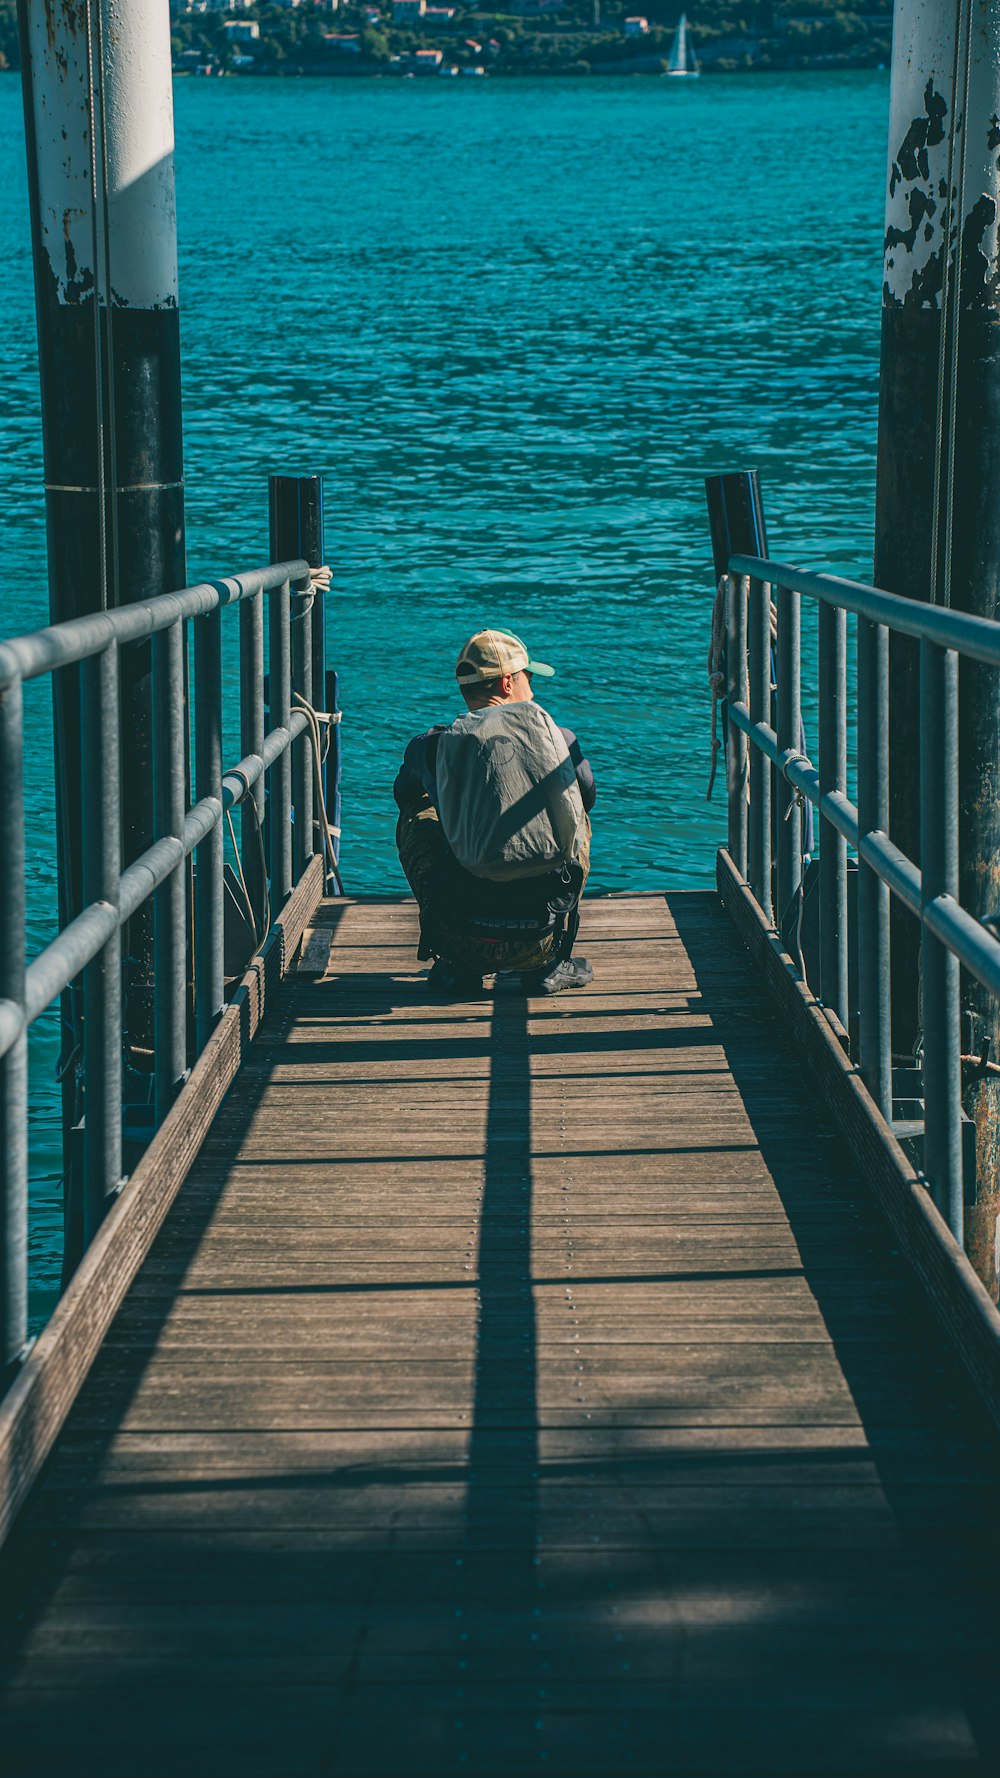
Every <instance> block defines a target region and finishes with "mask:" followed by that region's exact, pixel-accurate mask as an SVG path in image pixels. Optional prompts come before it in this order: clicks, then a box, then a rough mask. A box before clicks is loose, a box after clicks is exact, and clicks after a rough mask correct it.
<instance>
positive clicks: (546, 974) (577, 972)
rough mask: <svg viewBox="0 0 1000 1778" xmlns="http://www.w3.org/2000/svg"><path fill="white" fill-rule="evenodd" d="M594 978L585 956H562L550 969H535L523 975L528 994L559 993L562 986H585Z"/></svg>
mask: <svg viewBox="0 0 1000 1778" xmlns="http://www.w3.org/2000/svg"><path fill="white" fill-rule="evenodd" d="M593 979H594V972H593V970H592V969H591V967H590V964H589V963H588V962H587V959H586V957H564V958H563V959H562V961H561V962H560V963H553V965H552V968H551V969H547V970H544V971H542V970H535V971H533V972H532V974H531V975H526V976H525V977H524V987H525V991H526V992H527V993H528V994H561V993H562V991H563V989H564V988H585V987H586V986H587V983H588V982H592V981H593Z"/></svg>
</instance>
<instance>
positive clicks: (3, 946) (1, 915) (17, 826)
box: [0, 679, 28, 1375]
mask: <svg viewBox="0 0 1000 1778" xmlns="http://www.w3.org/2000/svg"><path fill="white" fill-rule="evenodd" d="M24 864H25V861H24V740H23V727H22V697H21V682H20V680H19V679H15V680H14V681H13V683H12V684H10V685H6V686H4V688H3V689H2V690H0V1008H2V1009H3V1011H4V1012H5V1014H6V1016H7V1018H8V1019H10V1020H11V1022H12V1023H14V1024H17V1023H20V1026H21V1028H20V1030H19V1031H18V1032H17V1035H16V1036H14V1037H13V1041H12V1042H10V1043H9V1044H8V1047H7V1048H6V1049H5V1050H4V1052H3V1054H2V1055H0V1189H2V1194H3V1196H2V1202H0V1340H2V1347H0V1375H2V1374H3V1373H5V1372H6V1371H7V1370H8V1368H9V1367H10V1366H11V1365H12V1364H15V1363H16V1362H17V1359H18V1358H19V1356H20V1354H21V1352H22V1351H23V1349H24V1344H25V1341H26V1339H27V1336H28V1040H27V1035H26V1033H25V1030H24V1024H23V1020H24V916H25V909H24Z"/></svg>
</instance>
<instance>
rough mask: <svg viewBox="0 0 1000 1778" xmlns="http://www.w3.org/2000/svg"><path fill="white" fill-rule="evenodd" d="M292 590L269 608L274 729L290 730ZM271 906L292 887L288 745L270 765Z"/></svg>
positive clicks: (285, 589) (274, 597) (283, 589)
mask: <svg viewBox="0 0 1000 1778" xmlns="http://www.w3.org/2000/svg"><path fill="white" fill-rule="evenodd" d="M290 602H291V600H290V591H289V585H288V582H287V580H286V581H285V582H284V583H283V584H282V585H281V586H280V587H276V588H275V590H274V591H273V592H272V594H271V602H270V606H269V609H268V685H269V702H270V724H269V728H270V729H271V730H274V729H279V728H284V729H287V727H288V723H289V719H290V716H291V652H290V636H289V609H290ZM270 793H271V794H270V802H271V808H270V821H269V827H270V842H271V906H272V908H273V909H274V910H275V911H277V910H278V908H280V907H281V905H282V903H283V902H284V901H285V900H286V898H287V897H288V896H289V895H290V894H291V889H292V834H291V814H292V756H291V750H290V749H289V748H288V747H286V748H285V750H284V752H283V753H282V754H281V755H280V757H279V758H278V759H276V760H275V762H274V764H273V766H272V767H271V785H270Z"/></svg>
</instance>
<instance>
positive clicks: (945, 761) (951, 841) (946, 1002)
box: [920, 642, 963, 1242]
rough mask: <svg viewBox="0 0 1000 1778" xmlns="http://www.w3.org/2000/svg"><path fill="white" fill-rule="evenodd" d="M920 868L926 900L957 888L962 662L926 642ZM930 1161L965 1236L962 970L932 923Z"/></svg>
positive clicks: (939, 1192) (925, 964)
mask: <svg viewBox="0 0 1000 1778" xmlns="http://www.w3.org/2000/svg"><path fill="white" fill-rule="evenodd" d="M920 667H921V672H920V683H921V699H920V705H921V709H920V783H921V801H920V836H921V838H920V868H921V873H922V878H923V900H924V903H925V905H926V903H928V902H931V901H933V900H934V899H935V897H937V896H939V895H950V896H956V895H957V893H958V659H957V656H956V655H954V654H953V653H952V652H951V651H950V650H943V649H940V648H936V647H935V646H934V644H933V643H931V642H922V643H921V644H920ZM921 953H922V955H921V978H922V982H923V1002H924V1004H923V1015H924V1017H923V1023H924V1105H925V1117H926V1125H925V1135H924V1145H925V1146H924V1164H925V1168H926V1172H927V1177H928V1179H929V1181H930V1187H931V1192H932V1193H933V1197H934V1202H935V1203H936V1205H937V1207H938V1209H939V1210H940V1212H941V1214H942V1216H943V1217H944V1219H945V1221H946V1222H947V1224H948V1226H949V1228H950V1229H951V1232H952V1234H953V1235H954V1237H955V1239H956V1241H959V1242H960V1241H961V1240H962V1234H963V1226H962V1225H963V1189H962V1138H961V1112H962V1064H961V1048H962V1044H961V1035H962V1033H961V1020H960V1016H959V967H958V959H957V958H956V957H954V956H953V955H952V953H951V952H950V951H949V950H948V948H947V946H946V945H944V944H942V943H941V940H940V939H938V938H935V937H934V935H933V933H930V932H928V930H927V928H926V926H925V927H924V928H923V932H922V942H921Z"/></svg>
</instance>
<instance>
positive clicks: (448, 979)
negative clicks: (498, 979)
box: [427, 957, 483, 1000]
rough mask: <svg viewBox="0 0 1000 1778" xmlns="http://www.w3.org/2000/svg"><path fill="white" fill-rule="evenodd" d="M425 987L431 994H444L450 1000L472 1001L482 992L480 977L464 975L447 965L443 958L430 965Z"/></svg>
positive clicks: (449, 964) (452, 965) (452, 966)
mask: <svg viewBox="0 0 1000 1778" xmlns="http://www.w3.org/2000/svg"><path fill="white" fill-rule="evenodd" d="M427 986H428V987H429V989H430V991H431V993H432V994H446V995H447V996H448V998H449V999H450V1000H473V999H474V998H475V997H476V995H478V994H481V993H482V991H483V978H482V976H481V975H466V974H465V973H463V971H462V970H460V969H456V968H455V965H454V964H453V963H447V962H446V961H445V959H444V958H443V957H439V958H438V959H437V962H436V963H434V964H432V965H431V969H430V972H429V974H428V976H427Z"/></svg>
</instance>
